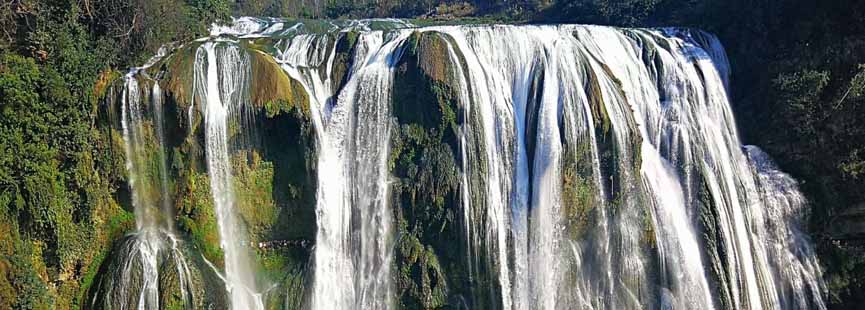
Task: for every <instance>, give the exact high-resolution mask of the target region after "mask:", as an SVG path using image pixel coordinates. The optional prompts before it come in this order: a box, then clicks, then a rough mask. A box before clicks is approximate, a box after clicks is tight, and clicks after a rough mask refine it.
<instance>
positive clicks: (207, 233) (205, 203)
mask: <svg viewBox="0 0 865 310" xmlns="http://www.w3.org/2000/svg"><path fill="white" fill-rule="evenodd" d="M209 182H210V180H209V178H208V177H207V175H206V174H203V173H196V172H195V171H192V170H190V171H186V172H185V173H184V175H183V176H182V180H181V182H179V186H178V195H177V197H178V198H177V199H176V201H175V204H176V209H177V213H178V214H177V224H178V226H179V228H180V229H181V230H182V231H183V232H186V233H187V234H188V235H189V236H190V239H192V244H193V245H194V246H195V247H196V248H197V249H198V250H199V251H201V253H202V255H204V257H205V258H207V260H209V261H211V262H213V263H214V264H215V265H217V266H222V262H223V253H222V248H221V247H220V245H219V226H218V225H217V222H216V210H215V208H214V205H213V196H212V195H211V193H210V186H209V184H210V183H209Z"/></svg>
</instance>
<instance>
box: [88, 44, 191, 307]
mask: <svg viewBox="0 0 865 310" xmlns="http://www.w3.org/2000/svg"><path fill="white" fill-rule="evenodd" d="M157 57H161V56H157ZM143 68H146V66H145V67H141V68H135V69H133V70H132V71H131V72H130V73H129V74H127V75H126V76H125V77H124V78H123V81H124V85H123V93H122V95H121V105H120V109H121V127H122V128H121V129H122V134H123V141H124V153H125V155H126V171H127V173H128V185H129V188H130V191H131V194H132V204H133V207H134V211H135V223H136V231H135V232H134V233H132V234H131V235H130V236H129V238H128V239H127V241H126V242H124V243H123V244H122V245H121V247H120V252H121V254H120V255H118V257H119V258H120V262H119V264H118V265H119V266H118V268H117V270H116V271H115V272H114V275H112V276H111V278H110V282H109V284H108V285H106V286H105V287H106V288H107V293H106V294H105V298H104V300H103V304H102V305H101V306H102V307H105V308H108V309H112V308H115V307H116V308H119V309H158V308H160V307H164V305H163V304H161V303H160V302H161V301H160V294H161V293H162V292H160V285H161V284H160V266H161V265H162V264H164V263H165V262H170V263H171V264H173V266H174V267H175V268H176V273H177V281H178V282H179V283H178V288H179V289H180V292H179V293H180V299H181V301H182V302H183V305H185V306H187V307H189V306H191V305H192V295H191V294H190V292H189V290H190V288H191V287H192V285H193V284H192V283H191V282H190V280H189V277H190V269H189V266H188V263H187V260H186V258H185V256H184V254H183V252H182V251H181V249H180V248H179V246H178V244H179V241H178V239H177V237H176V236H175V233H174V227H173V223H172V206H171V196H170V194H169V191H168V186H169V179H168V169H167V167H166V163H165V161H166V159H165V158H166V157H165V156H166V155H165V133H164V129H163V126H164V124H163V119H162V115H163V111H162V108H163V107H162V106H163V104H164V103H163V94H162V91H161V89H160V88H159V86H158V84H156V83H153V84H152V85H153V86H152V88H151V90H150V92H149V93H147V92H145V91H144V90H142V89H141V86H140V83H139V81H138V72H139V71H140V70H142V69H143ZM142 78H146V77H142ZM142 95H149V96H143V97H142ZM146 99H149V100H146ZM146 112H149V113H146ZM154 144H155V145H154ZM154 164H155V165H156V169H155V170H154V169H153V165H154Z"/></svg>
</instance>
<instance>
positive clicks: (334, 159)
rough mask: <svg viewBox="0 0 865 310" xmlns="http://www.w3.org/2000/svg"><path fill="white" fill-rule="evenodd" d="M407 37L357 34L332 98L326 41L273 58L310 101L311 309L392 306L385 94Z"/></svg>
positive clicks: (290, 46) (305, 38) (296, 42)
mask: <svg viewBox="0 0 865 310" xmlns="http://www.w3.org/2000/svg"><path fill="white" fill-rule="evenodd" d="M409 34H411V32H407V31H403V32H395V33H388V34H385V33H384V32H381V31H374V32H368V33H364V34H362V35H361V36H360V37H359V38H358V43H357V46H356V47H355V48H356V50H357V52H356V53H355V54H354V58H353V59H352V64H353V65H352V68H351V71H350V73H349V77H350V78H349V79H348V80H347V82H346V84H345V86H344V87H343V88H342V89H341V90H340V91H339V92H338V93H335V92H334V91H333V90H332V87H331V85H332V81H331V79H334V78H336V77H333V76H331V71H332V66H333V57H334V53H335V51H334V50H327V49H326V48H327V46H328V37H327V36H315V35H301V36H298V37H295V38H293V39H291V40H289V41H287V42H285V43H284V44H285V45H286V48H285V50H284V51H282V52H281V54H280V55H279V56H278V60H279V61H280V62H281V63H282V64H283V68H284V69H285V70H286V72H287V73H289V75H290V76H292V77H293V78H295V79H297V80H298V81H300V82H301V84H302V85H304V88H305V89H306V90H307V92H308V93H309V94H311V96H310V97H311V101H312V102H311V103H310V105H311V110H312V111H313V112H312V115H313V124H314V125H315V126H316V130H317V135H318V153H319V157H318V164H317V167H319V170H318V180H319V186H318V193H317V195H316V198H317V204H316V213H317V214H318V220H317V224H318V231H317V233H316V242H317V244H316V253H315V262H314V266H315V279H314V283H313V291H312V308H313V309H386V308H390V307H391V306H392V298H393V296H392V295H393V292H392V291H393V283H391V275H390V269H391V255H392V251H393V250H392V247H393V231H392V227H391V226H392V225H393V224H392V221H393V220H392V215H391V211H390V205H389V204H388V198H387V196H388V192H387V189H388V185H387V179H388V171H387V159H388V155H389V152H388V143H389V141H390V130H391V129H390V112H389V110H390V107H389V106H390V92H391V90H390V89H391V83H392V82H393V70H394V68H393V67H394V65H395V64H396V62H397V61H398V60H399V58H400V56H401V54H402V46H401V44H402V42H403V41H405V39H406V38H407V37H408V35H409ZM331 45H332V46H333V47H334V48H335V44H331ZM322 77H324V79H322ZM328 98H331V99H328ZM333 98H335V99H333Z"/></svg>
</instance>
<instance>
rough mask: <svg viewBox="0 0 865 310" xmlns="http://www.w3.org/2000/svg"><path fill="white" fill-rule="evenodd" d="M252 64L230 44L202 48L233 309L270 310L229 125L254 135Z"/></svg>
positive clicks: (212, 172) (199, 58)
mask: <svg viewBox="0 0 865 310" xmlns="http://www.w3.org/2000/svg"><path fill="white" fill-rule="evenodd" d="M249 67H250V65H249V59H248V56H247V55H246V54H245V52H244V51H242V50H241V49H240V48H239V47H237V46H236V45H234V44H230V43H219V42H207V43H204V44H203V45H202V46H201V47H199V48H198V50H197V52H196V61H195V83H196V90H197V91H198V92H199V93H198V94H197V97H198V98H202V100H203V101H204V102H203V103H202V104H201V107H202V109H203V111H204V125H205V129H204V134H205V144H206V146H205V151H206V155H207V156H206V157H207V172H208V176H209V177H210V190H211V194H212V195H213V201H214V206H215V209H216V219H217V224H218V226H219V238H220V246H221V248H222V251H223V253H224V262H225V285H226V289H227V290H228V292H229V294H230V302H231V308H232V309H264V301H263V299H262V294H261V293H260V292H259V291H258V290H257V288H256V282H255V273H254V269H253V268H252V265H251V262H250V260H249V252H248V251H249V249H248V248H247V244H248V242H247V241H246V237H245V231H244V229H245V228H244V227H243V226H242V223H241V222H240V221H239V219H238V218H237V214H236V212H237V211H236V210H234V203H235V201H234V199H235V198H234V190H233V186H234V184H233V183H232V182H233V180H232V172H231V154H230V144H229V139H230V138H234V139H238V136H240V135H241V133H237V132H234V133H233V136H230V135H229V126H231V125H233V126H235V127H236V129H235V130H236V131H240V132H243V131H244V130H249V129H250V128H249V127H250V126H249V122H248V121H247V122H244V121H243V120H244V119H245V118H244V116H245V113H244V108H245V107H247V106H248V105H249V103H248V96H247V94H246V93H247V89H248V83H249V72H248V71H249Z"/></svg>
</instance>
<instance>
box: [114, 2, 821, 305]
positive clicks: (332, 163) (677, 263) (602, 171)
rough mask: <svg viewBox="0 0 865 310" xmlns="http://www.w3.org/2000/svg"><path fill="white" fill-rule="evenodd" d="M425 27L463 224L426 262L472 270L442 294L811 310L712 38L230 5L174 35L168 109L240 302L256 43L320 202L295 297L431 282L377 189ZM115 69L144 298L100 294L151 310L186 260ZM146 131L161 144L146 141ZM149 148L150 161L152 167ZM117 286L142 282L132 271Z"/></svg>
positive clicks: (810, 258) (771, 171)
mask: <svg viewBox="0 0 865 310" xmlns="http://www.w3.org/2000/svg"><path fill="white" fill-rule="evenodd" d="M307 23H308V24H307ZM422 33H423V34H425V35H426V34H434V35H435V36H436V37H437V39H440V42H441V44H443V45H444V48H443V49H442V50H441V51H444V52H441V53H417V57H418V58H421V57H433V58H434V59H418V61H426V62H427V63H434V64H440V65H441V66H442V67H441V68H444V69H443V70H441V71H442V72H444V73H441V74H442V75H447V78H445V80H446V81H443V82H442V83H446V84H449V85H447V86H449V87H451V88H453V90H454V93H455V95H454V97H455V98H450V97H448V98H445V99H442V98H436V100H453V101H454V102H455V105H456V106H457V107H458V109H457V110H458V111H457V112H456V113H455V115H456V118H457V120H456V121H455V123H456V124H457V125H455V126H454V127H459V128H455V129H453V131H454V132H456V133H455V134H453V135H452V136H455V137H448V138H447V139H453V140H454V141H446V142H445V143H450V144H448V145H447V147H452V148H453V154H450V153H447V154H446V155H448V156H450V155H452V156H453V163H454V164H453V165H454V166H455V167H453V169H454V171H456V172H455V173H454V174H453V175H458V176H459V180H458V181H454V182H453V183H454V184H457V183H458V185H459V186H458V187H459V189H458V190H455V191H456V193H454V196H457V198H454V201H458V203H455V205H447V206H444V207H442V208H444V209H447V210H446V211H447V212H451V211H452V212H453V214H450V213H448V215H447V216H453V217H455V218H456V219H451V218H448V222H446V223H447V224H448V225H450V224H451V223H454V225H459V226H457V229H455V231H458V234H459V236H460V237H461V238H463V239H464V240H445V243H447V242H454V244H457V243H458V242H459V245H460V251H462V250H463V249H464V250H465V253H464V255H463V253H459V255H460V259H459V260H458V261H448V262H443V263H441V264H439V262H435V264H436V268H440V269H442V270H447V271H448V272H449V271H450V270H451V269H448V268H453V270H458V271H459V272H464V273H466V274H445V276H446V278H444V279H435V280H436V281H439V282H440V283H442V284H441V285H443V286H445V289H443V290H442V291H445V293H444V294H451V295H449V296H446V297H445V298H439V299H441V300H436V302H440V303H447V305H450V306H456V307H464V306H468V307H470V308H491V309H515V310H525V309H644V308H652V309H654V308H662V309H695V308H699V309H752V310H753V309H804V308H816V309H825V308H826V305H825V302H824V300H823V298H824V296H823V293H824V291H825V284H824V283H823V282H822V279H821V277H822V274H821V270H820V265H819V262H818V261H817V259H816V254H815V251H814V249H813V247H812V245H811V243H810V240H809V239H808V236H807V234H806V232H805V231H803V230H802V228H801V225H802V221H803V220H804V219H805V218H806V217H807V212H806V209H807V208H808V203H807V201H806V200H805V198H804V196H803V195H802V194H801V193H800V192H799V190H798V187H797V185H796V182H795V181H794V180H793V179H792V178H791V177H789V176H788V175H786V174H784V173H783V172H781V171H779V169H778V168H777V167H776V166H775V165H774V164H773V163H772V162H771V159H770V158H769V157H768V155H766V154H765V153H763V152H761V151H760V150H759V149H758V148H756V147H751V146H745V147H743V146H742V144H741V141H740V140H739V137H738V133H737V132H736V127H735V122H734V118H733V113H732V110H731V107H730V102H729V99H728V91H729V89H728V88H729V82H728V81H729V77H728V76H727V75H728V74H729V71H730V70H729V69H728V68H729V64H728V63H727V59H726V56H725V52H724V50H723V47H722V45H721V43H720V42H719V41H718V39H717V38H715V37H714V36H713V35H711V34H708V33H705V32H702V31H698V30H685V29H621V28H612V27H602V26H582V25H544V26H511V25H460V26H434V27H415V26H412V25H410V24H408V23H406V22H402V21H394V20H366V21H344V22H337V21H333V22H329V21H322V22H312V21H310V22H304V23H300V22H294V21H286V20H281V19H258V18H241V19H237V20H235V23H234V24H233V25H231V26H214V27H213V29H212V30H211V36H210V37H207V38H202V39H199V40H197V41H196V42H194V44H192V46H191V47H187V48H190V49H194V55H195V56H194V57H195V58H194V63H193V65H192V67H193V72H192V73H193V74H192V77H193V78H194V80H193V81H192V88H193V91H192V92H193V94H192V97H193V98H194V100H193V102H190V103H189V110H188V111H183V112H184V113H187V114H188V117H187V118H188V119H189V120H190V122H193V119H194V111H195V110H194V109H198V111H200V112H202V115H203V121H204V123H203V142H204V152H205V154H206V167H207V176H208V177H209V181H210V184H209V185H210V191H211V194H212V198H213V201H214V209H215V215H216V221H217V224H218V232H219V242H220V246H221V249H222V250H223V254H224V269H223V272H224V275H223V280H224V282H225V283H224V284H225V287H226V289H227V291H228V292H229V296H230V305H231V307H232V308H233V309H264V308H265V307H270V306H271V305H269V304H267V302H268V299H267V298H265V295H266V294H265V291H267V290H262V289H261V287H263V286H265V285H264V282H263V281H264V280H263V279H259V278H257V273H258V270H257V266H258V265H256V261H255V260H253V258H260V257H256V256H253V255H252V254H253V253H254V252H253V250H252V249H251V248H250V246H249V244H250V240H248V239H249V238H259V236H257V235H254V234H253V235H252V236H253V237H248V236H247V235H248V234H249V228H247V227H245V225H246V223H245V219H244V218H243V217H241V216H240V214H238V212H239V211H238V210H235V208H236V207H235V204H236V201H235V197H234V196H235V193H234V191H235V189H234V186H235V183H236V182H237V180H234V178H233V177H234V176H233V172H232V169H233V168H234V166H233V164H232V163H233V160H236V158H235V155H237V154H234V151H235V150H236V149H237V148H244V147H246V145H244V143H247V142H248V140H249V139H254V138H255V135H256V133H255V132H254V129H255V127H256V124H255V123H254V122H256V118H255V116H256V114H255V113H256V112H255V111H256V110H255V109H258V108H261V107H253V106H252V102H251V101H252V100H251V98H249V97H250V95H249V94H250V90H251V89H254V87H255V85H251V84H252V81H253V79H254V78H255V77H253V76H252V75H253V72H254V71H253V70H252V67H253V64H252V60H251V57H252V56H251V55H252V54H251V53H257V54H255V57H258V56H261V57H265V58H267V59H266V60H267V61H270V60H273V62H274V63H276V64H278V66H279V67H280V68H281V69H282V70H283V71H284V72H285V73H286V74H287V75H288V77H290V78H291V79H292V80H293V82H294V81H296V82H297V83H299V85H300V86H301V88H302V89H303V91H305V92H306V94H307V95H308V98H309V102H308V104H309V106H308V108H309V119H308V121H309V122H310V123H311V128H312V132H314V134H315V138H316V144H315V152H316V154H315V173H316V175H315V176H314V178H313V179H314V180H315V181H316V182H317V186H316V191H315V203H314V206H313V205H312V203H310V206H306V207H309V208H314V210H315V216H316V219H315V224H316V229H315V240H314V243H315V246H314V247H313V248H312V253H311V256H310V257H309V262H308V263H307V264H308V266H309V268H310V269H312V279H311V280H310V281H307V283H304V285H306V286H308V290H307V291H306V292H304V296H303V297H302V299H303V301H302V303H303V306H304V307H305V308H312V309H390V308H397V307H399V306H400V305H404V303H403V298H414V297H417V296H408V297H406V296H405V295H400V294H407V293H405V291H406V290H407V289H406V287H407V286H411V285H413V283H408V284H407V283H401V282H398V281H395V279H406V278H408V279H409V281H419V282H423V281H427V280H428V279H420V280H418V279H417V277H418V276H417V273H416V272H419V273H420V274H421V275H422V276H424V275H426V274H425V273H424V272H427V270H421V271H417V270H410V269H408V268H406V269H403V267H406V266H404V265H403V264H404V262H402V261H400V260H397V259H394V256H395V255H396V253H398V251H399V250H398V249H396V246H397V245H398V244H400V240H402V239H400V238H403V237H405V236H402V235H399V234H400V233H401V232H403V231H405V230H404V229H403V230H401V229H402V227H401V226H400V225H402V224H403V223H401V222H400V220H401V219H402V218H401V217H406V215H405V214H403V211H404V210H402V209H399V208H401V206H399V205H398V202H394V201H391V200H392V199H391V198H392V197H391V192H390V191H391V184H392V183H391V181H392V176H391V172H392V171H391V170H390V169H395V167H394V166H396V165H400V163H394V162H391V161H392V160H393V159H394V158H392V157H391V156H392V154H391V153H392V152H393V153H394V154H399V153H398V151H396V150H399V147H398V145H397V144H394V146H392V145H391V142H392V141H398V140H392V139H394V137H397V136H399V135H400V134H401V132H400V130H401V128H398V127H395V126H396V125H398V122H399V121H402V120H399V119H398V118H397V117H395V116H394V115H399V114H396V113H397V112H399V110H395V111H391V110H392V106H396V105H397V104H400V105H401V106H402V107H406V106H408V107H412V104H415V102H402V101H400V100H407V99H405V98H398V97H399V96H395V95H394V90H395V89H399V88H400V87H408V86H406V85H400V83H398V82H395V76H396V74H397V72H402V71H399V70H419V68H412V67H411V66H408V65H406V66H400V65H401V64H403V62H401V61H402V60H404V57H403V56H404V55H403V54H404V53H405V51H406V50H412V51H414V50H413V49H416V48H423V47H421V46H419V45H417V44H416V45H411V44H412V42H413V43H417V42H416V41H415V40H414V38H418V37H420V36H419V35H420V34H422ZM416 35H417V37H413V36H416ZM345 46H348V48H346V47H345ZM253 50H254V51H253ZM259 54H261V55H259ZM176 55H179V54H176ZM413 56H414V54H413ZM181 57H184V56H181ZM185 57H188V56H185ZM406 58H408V57H406ZM178 66H179V65H178ZM280 73H281V72H280ZM400 76H402V75H400ZM142 78H143V77H142ZM124 82H125V84H124V95H123V97H122V100H123V103H122V106H121V107H122V114H123V116H122V119H123V124H122V126H123V135H124V140H125V141H126V154H127V169H128V170H129V172H130V178H129V183H130V187H131V188H132V189H133V203H134V204H135V212H136V223H137V229H138V232H137V233H136V238H135V239H134V240H135V242H130V243H129V244H128V247H129V249H128V250H127V252H128V253H130V254H126V255H131V256H134V257H135V258H134V259H130V262H132V263H130V265H129V266H128V267H127V268H128V269H130V270H132V269H137V270H140V271H137V272H140V274H141V276H140V282H141V283H142V284H141V289H140V291H138V290H127V289H126V288H127V287H131V286H132V285H131V284H123V285H120V286H119V287H118V290H119V291H118V293H116V294H113V295H112V296H114V295H117V296H121V295H122V296H124V297H122V298H123V299H127V300H129V299H132V297H130V296H133V295H134V299H135V301H136V307H137V308H148V309H149V308H155V307H159V306H160V301H159V298H160V296H159V292H158V281H155V280H154V279H157V278H158V275H159V268H160V265H159V262H160V258H159V257H162V255H163V254H161V253H163V252H166V251H168V252H170V253H173V254H167V255H169V256H171V257H174V260H176V261H177V263H175V265H176V266H177V268H178V274H186V273H188V271H182V270H184V268H186V269H188V267H185V266H186V262H185V258H184V257H183V256H182V254H181V253H180V252H179V251H178V250H176V249H177V246H176V244H177V240H178V239H177V238H176V237H175V235H174V233H173V225H174V223H172V220H171V212H172V210H171V204H170V202H171V200H170V197H169V195H168V193H167V192H168V188H169V187H168V184H169V183H170V181H171V180H170V179H169V178H168V172H167V168H166V163H165V146H164V144H165V142H164V141H163V139H164V135H166V133H165V132H166V131H168V130H171V129H168V128H165V127H163V123H164V122H163V120H162V119H161V116H162V114H164V113H166V112H165V111H163V110H162V105H163V103H162V97H163V96H165V95H163V94H162V89H160V88H159V85H158V84H156V83H154V84H153V86H152V88H151V89H150V92H149V94H150V95H149V96H150V97H151V100H150V101H149V102H150V105H151V106H152V107H151V108H147V109H143V108H142V107H141V106H140V105H141V104H142V102H143V101H142V99H141V98H139V97H140V96H141V95H142V94H147V92H143V91H141V90H140V89H139V88H141V86H140V85H139V80H137V79H136V78H134V77H133V76H132V75H130V76H127V77H126V78H125V80H124ZM148 83H149V82H148ZM280 87H286V86H285V85H281V86H280ZM412 87H418V86H417V85H412ZM166 89H167V88H166ZM185 95H189V94H188V93H187V94H185ZM196 101H197V102H196ZM300 104H304V103H300ZM143 110H147V111H150V112H151V113H152V114H153V115H152V117H150V118H149V119H152V120H149V119H148V118H147V117H145V116H143V115H142V114H141V113H142V112H141V111H143ZM422 111H423V110H422ZM304 113H305V112H304ZM145 120H148V121H147V122H145ZM145 123H147V124H148V125H147V126H145V125H143V124H145ZM190 127H193V126H190ZM419 130H426V129H419ZM194 132H195V131H194V130H193V129H190V135H192V133H194ZM150 134H153V135H155V136H156V137H157V139H156V140H155V141H158V142H157V144H158V145H156V147H154V148H150V147H146V148H145V147H143V146H142V145H144V144H146V143H147V141H150V139H149V138H147V137H146V136H145V135H150ZM442 139H445V138H442ZM294 142H295V141H286V143H294ZM436 143H437V142H436ZM392 148H393V150H392ZM154 159H156V160H158V162H156V165H152V167H155V169H150V170H147V169H145V167H144V164H143V163H144V162H147V161H150V160H154ZM418 169H430V168H428V167H419V168H418ZM394 171H398V170H394ZM292 173H295V172H292ZM395 174H396V173H395ZM399 177H400V178H401V176H399ZM453 186H454V187H455V186H456V185H453ZM395 188H396V187H395ZM430 190H431V191H433V190H437V189H430ZM394 192H397V191H394ZM394 196H397V195H394ZM153 197H157V198H153ZM397 199H399V198H397ZM160 208H161V209H160ZM251 226H252V225H251ZM447 228H448V229H451V228H450V227H447ZM441 231H444V228H441ZM439 232H440V231H439ZM410 233H411V232H410ZM435 233H436V232H433V233H432V234H433V235H434V234H435ZM418 243H420V241H418ZM463 246H465V248H463ZM420 247H421V249H420V250H421V251H429V252H435V251H437V250H438V249H434V247H435V246H434V245H427V244H422V243H421V244H420ZM258 253H259V254H260V253H261V252H258ZM437 254H438V255H441V254H442V253H437ZM448 254H451V253H448ZM442 256H443V255H442ZM428 268H431V267H428ZM436 272H442V271H441V270H436ZM442 273H444V272H442ZM407 274H408V275H407ZM436 274H438V273H436ZM123 281H139V277H138V276H136V275H134V274H133V273H132V272H131V271H130V272H129V273H128V275H126V276H123ZM180 281H181V282H183V284H182V285H181V287H182V289H183V290H184V291H183V292H182V295H184V298H187V297H186V295H192V294H190V293H188V292H187V291H186V289H187V287H191V286H192V285H191V284H189V283H188V282H189V280H188V279H187V278H186V277H185V276H181V279H180ZM460 281H463V282H460ZM402 282H404V281H402ZM425 283H426V282H425ZM437 284H439V283H437ZM448 285H450V286H451V287H447V286H448ZM457 287H458V288H459V290H460V291H459V292H448V291H447V290H448V289H454V290H456V289H455V288H457ZM415 289H417V290H420V288H415ZM423 289H427V288H423ZM423 293H425V294H426V293H428V292H423ZM430 294H431V293H430ZM438 297H441V296H437V298H438ZM418 298H420V297H418ZM445 299H447V300H445ZM187 305H189V303H188V302H187Z"/></svg>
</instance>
